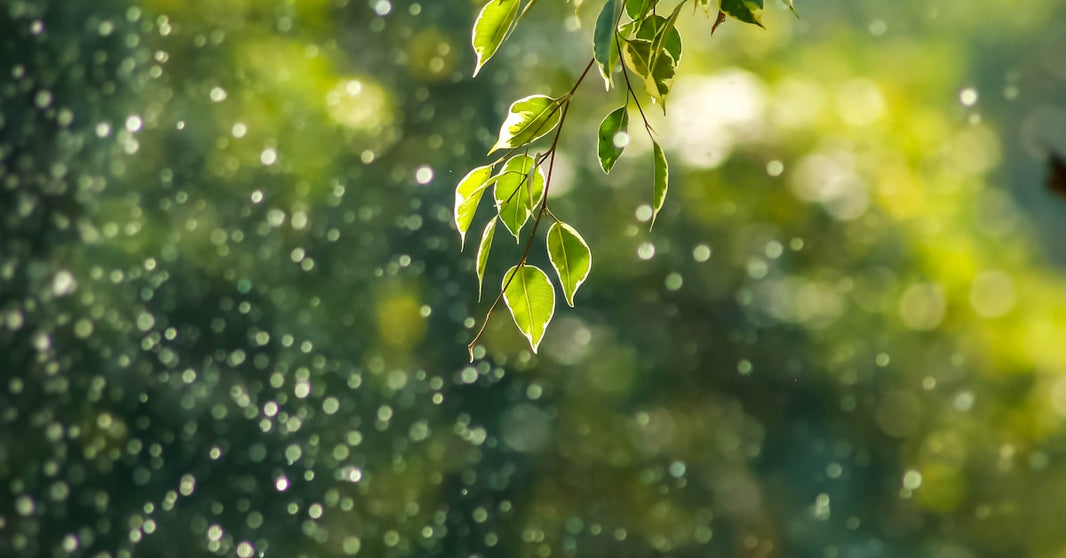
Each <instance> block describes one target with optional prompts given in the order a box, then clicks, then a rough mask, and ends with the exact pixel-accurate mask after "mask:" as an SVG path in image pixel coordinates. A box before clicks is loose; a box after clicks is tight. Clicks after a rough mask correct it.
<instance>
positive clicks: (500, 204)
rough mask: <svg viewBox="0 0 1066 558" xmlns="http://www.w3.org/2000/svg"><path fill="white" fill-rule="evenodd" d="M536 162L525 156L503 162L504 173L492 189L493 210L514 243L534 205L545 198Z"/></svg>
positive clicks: (541, 174)
mask: <svg viewBox="0 0 1066 558" xmlns="http://www.w3.org/2000/svg"><path fill="white" fill-rule="evenodd" d="M535 163H536V161H535V160H534V159H533V158H532V157H530V156H528V155H515V156H514V157H511V158H510V159H508V160H507V162H506V163H504V165H503V170H502V171H500V174H499V176H497V177H496V187H495V188H494V189H493V196H494V197H495V198H496V208H497V211H498V212H499V215H500V220H501V221H503V224H504V226H505V227H507V230H509V231H511V234H513V235H514V237H515V241H517V240H518V233H519V232H521V230H522V225H525V224H526V221H527V220H528V219H529V216H530V215H531V214H532V213H533V208H534V207H535V204H536V203H540V200H541V198H543V197H544V173H543V172H541V169H540V167H539V166H537V165H536V164H535Z"/></svg>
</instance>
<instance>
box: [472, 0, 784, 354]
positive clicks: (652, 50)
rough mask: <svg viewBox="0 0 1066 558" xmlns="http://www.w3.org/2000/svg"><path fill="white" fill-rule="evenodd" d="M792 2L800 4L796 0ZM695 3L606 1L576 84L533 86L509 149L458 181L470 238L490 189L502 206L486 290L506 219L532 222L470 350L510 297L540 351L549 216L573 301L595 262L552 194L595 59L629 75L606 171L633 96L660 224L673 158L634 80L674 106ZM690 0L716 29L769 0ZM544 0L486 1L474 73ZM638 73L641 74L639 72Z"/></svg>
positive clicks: (606, 145) (486, 238)
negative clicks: (688, 11) (682, 27)
mask: <svg viewBox="0 0 1066 558" xmlns="http://www.w3.org/2000/svg"><path fill="white" fill-rule="evenodd" d="M786 1H787V2H788V4H789V7H790V8H791V7H792V0H786ZM689 2H690V0H681V1H680V2H677V3H676V4H675V5H674V6H673V8H672V9H670V10H668V11H664V13H665V14H666V15H660V14H659V13H658V11H657V8H659V7H660V6H659V4H660V1H659V0H607V1H606V2H605V3H604V5H603V8H602V9H601V10H600V12H599V16H598V17H597V18H596V27H595V32H594V35H593V44H592V54H593V56H592V59H591V60H590V61H589V63H588V65H587V66H586V67H585V71H584V72H582V73H581V76H580V77H579V78H578V79H577V80H576V82H575V83H574V85H573V87H572V88H571V89H570V91H569V92H567V93H566V94H565V95H562V96H560V97H550V96H547V95H530V96H528V97H524V98H522V99H518V100H517V101H515V102H513V103H512V104H511V106H510V108H509V109H508V111H507V116H506V118H505V120H504V122H503V124H502V125H501V126H500V133H499V136H498V139H497V140H496V143H495V145H493V147H492V149H491V150H489V155H492V154H493V153H495V152H497V151H503V155H502V156H500V157H498V158H496V159H495V160H494V161H492V162H491V163H489V164H487V165H483V166H479V167H476V168H474V169H473V170H471V171H470V172H469V173H467V174H466V175H465V176H464V177H463V178H462V180H460V181H459V184H458V185H457V186H456V188H455V226H456V228H457V229H458V231H459V237H460V240H461V242H462V244H463V246H464V247H465V244H466V234H467V231H468V230H469V229H470V225H471V223H472V222H473V219H474V214H475V212H476V211H477V208H478V206H479V204H480V202H481V199H482V197H483V195H484V194H485V192H486V190H488V189H489V188H490V187H491V188H492V192H493V194H492V198H493V200H494V204H495V210H496V215H495V216H494V217H492V219H490V220H489V222H488V224H486V225H485V228H484V229H483V231H482V233H481V240H480V242H479V243H478V250H477V265H476V273H477V280H478V295H479V298H480V295H481V291H482V283H483V281H484V277H485V269H486V267H487V266H488V259H489V251H490V249H491V247H492V241H493V238H494V237H495V233H496V226H497V224H498V223H503V225H504V227H505V228H506V229H507V231H508V232H509V233H510V234H512V235H513V236H514V237H515V241H516V242H520V241H521V232H522V228H523V227H524V226H525V224H526V223H527V222H529V221H530V220H532V221H533V225H532V229H531V231H530V232H529V233H528V237H527V241H526V246H525V250H524V252H523V253H522V257H521V258H520V259H519V261H518V263H517V264H515V265H513V266H512V267H511V268H510V269H509V270H508V271H507V273H505V274H504V277H503V285H502V287H501V289H500V294H499V295H498V296H497V297H496V300H495V301H494V302H493V304H492V306H491V307H490V308H489V310H488V311H487V312H486V315H485V318H484V320H483V324H482V327H481V330H480V331H479V332H478V334H477V335H476V336H475V337H474V339H473V341H471V343H470V346H469V349H470V356H471V359H473V348H474V346H475V345H476V344H477V342H478V340H479V339H480V337H481V334H482V333H483V332H484V328H485V324H487V323H488V320H489V317H491V315H492V312H493V310H495V308H496V307H497V306H498V305H499V303H500V302H501V301H502V302H503V303H504V304H505V305H506V306H507V308H508V309H509V310H510V312H511V316H512V317H513V318H514V322H515V325H517V326H518V329H519V330H520V331H521V332H522V335H523V336H525V337H526V339H527V340H528V341H529V345H530V348H531V349H532V350H533V352H536V351H537V347H538V346H539V344H540V341H541V339H542V338H543V336H544V331H545V330H546V329H547V327H548V323H549V322H550V321H551V319H552V316H554V314H555V287H554V286H553V285H552V282H551V279H550V278H549V276H548V274H547V273H545V272H544V271H543V270H541V269H540V268H538V267H536V266H534V265H530V264H528V263H527V259H528V257H529V253H530V250H531V248H532V246H533V241H534V239H535V237H536V233H537V230H538V229H539V227H540V223H541V220H542V218H543V217H544V216H545V215H548V217H549V218H551V220H552V221H553V223H552V225H551V226H550V227H549V228H548V232H547V235H546V239H545V242H546V245H547V252H548V259H549V261H550V262H551V265H552V267H553V268H554V270H555V274H556V276H557V278H558V281H559V286H560V287H561V288H562V291H563V295H564V297H565V298H566V302H567V304H569V305H570V306H573V305H574V293H576V292H577V289H578V287H580V286H581V284H582V283H584V282H585V280H586V279H587V278H588V275H589V272H590V271H591V270H592V251H591V250H590V249H589V246H588V243H587V242H585V239H584V238H582V236H581V234H580V233H578V231H577V229H575V228H574V227H572V226H571V225H569V224H567V223H565V222H564V221H562V220H561V219H559V218H558V217H556V216H555V215H554V214H552V212H551V211H550V210H549V209H548V197H547V193H548V190H549V188H550V186H551V176H552V170H553V168H554V162H555V151H556V147H557V146H558V143H559V136H560V134H561V133H562V130H563V126H564V124H565V122H566V114H567V110H568V109H569V108H570V104H571V102H572V100H573V97H574V94H575V92H576V91H577V89H578V86H579V85H581V82H582V81H583V80H584V79H585V77H586V76H587V75H588V73H589V70H590V69H591V68H592V66H593V65H595V66H597V67H598V68H599V73H600V76H601V77H602V78H603V81H604V85H605V87H606V88H607V90H608V91H610V90H611V89H612V88H613V87H614V86H615V83H614V77H615V75H616V74H618V73H621V75H622V77H623V80H624V84H625V102H624V103H623V105H622V106H620V107H618V108H617V109H615V110H612V111H611V112H610V113H609V114H607V116H606V117H605V118H604V119H603V121H602V122H601V124H600V126H599V133H598V142H597V143H598V145H597V153H598V155H599V161H600V167H601V168H602V169H603V172H604V173H610V171H611V168H612V167H613V166H614V164H615V162H617V161H618V159H619V157H621V155H622V151H623V150H624V149H625V146H626V144H627V143H628V141H629V136H628V127H629V106H630V103H631V102H632V103H633V105H635V106H636V108H637V111H638V113H639V114H640V117H641V119H642V120H643V123H644V129H645V131H646V132H647V133H648V135H649V137H650V138H651V141H652V153H653V168H654V175H653V176H654V182H653V188H652V209H653V213H652V225H653V226H654V223H655V217H656V216H658V214H659V211H660V210H661V209H662V207H663V203H664V202H665V200H666V192H667V187H668V183H669V167H668V165H667V161H666V155H665V154H664V152H663V149H662V147H660V146H659V142H658V141H657V140H656V138H655V135H654V132H653V130H652V128H651V126H650V125H649V124H648V120H647V118H646V117H645V115H644V109H643V108H642V107H641V104H640V100H639V99H638V97H637V93H636V90H635V89H634V87H633V81H636V80H637V79H639V83H640V84H641V86H642V89H643V91H644V92H645V93H647V95H648V97H650V98H651V99H652V100H653V101H654V102H655V103H657V104H659V106H660V107H662V109H663V111H664V112H665V110H666V97H667V95H668V94H669V92H670V88H671V86H672V85H673V82H674V76H675V74H676V73H677V67H678V64H679V63H680V61H681V52H682V44H681V34H680V33H679V32H678V30H677V27H676V24H677V19H678V17H679V16H680V14H681V13H682V9H683V8H684V7H685V5H686V4H688V3H689ZM691 2H692V4H693V6H694V8H697V9H698V8H702V9H703V11H704V13H706V14H707V16H708V17H709V16H711V15H712V14H715V13H717V17H716V18H715V21H714V23H713V24H712V26H711V32H712V33H713V32H714V30H715V29H717V27H718V26H719V25H720V24H721V23H722V22H724V21H725V20H727V19H729V18H733V19H737V20H739V21H742V22H746V23H751V24H754V25H759V26H762V23H761V19H760V16H761V13H762V8H763V0H691ZM536 3H537V0H526V1H525V2H523V1H522V0H489V1H488V2H487V3H486V4H485V6H484V7H483V8H482V9H481V12H480V13H479V14H478V16H477V19H476V20H475V21H474V26H473V32H472V37H471V42H472V44H473V47H474V54H475V56H476V65H475V67H474V76H477V74H478V72H480V71H481V68H482V67H484V65H485V63H486V62H488V60H489V59H490V58H491V57H492V56H493V54H495V53H496V51H497V50H498V49H499V47H500V45H501V44H503V42H504V40H505V39H506V38H507V37H508V36H509V35H510V34H511V33H512V32H513V31H514V29H515V27H516V26H517V25H518V23H519V21H521V19H522V18H523V17H524V16H525V15H526V14H527V13H528V12H529V10H530V8H532V7H533V5H534V4H536ZM793 11H794V8H793ZM619 70H620V71H619ZM630 74H632V75H633V76H634V80H631V79H630ZM553 131H554V136H553V139H552V142H551V145H550V147H548V148H547V149H546V150H545V151H543V152H537V153H535V154H533V155H530V152H531V150H532V149H533V144H534V143H535V142H537V141H538V140H540V139H541V138H544V137H545V136H547V135H549V134H551V133H552V132H553ZM545 162H547V164H548V172H547V173H545V172H544V170H543V168H542V165H543V164H544V163H545Z"/></svg>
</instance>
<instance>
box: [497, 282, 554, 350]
mask: <svg viewBox="0 0 1066 558" xmlns="http://www.w3.org/2000/svg"><path fill="white" fill-rule="evenodd" d="M503 302H504V304H506V305H507V309H508V310H510V311H511V317H512V318H514V323H515V325H516V326H518V330H519V331H521V332H522V335H523V336H524V337H525V338H526V340H527V341H529V347H530V348H531V349H533V352H534V353H536V352H537V347H538V346H539V345H540V340H541V339H542V338H543V337H544V330H545V329H547V327H548V322H550V321H551V319H552V316H554V315H555V288H554V287H552V284H551V281H550V280H549V279H548V274H547V273H544V272H543V271H541V270H540V268H538V267H536V266H532V265H522V266H515V267H512V268H511V269H509V270H507V273H505V274H504V276H503Z"/></svg>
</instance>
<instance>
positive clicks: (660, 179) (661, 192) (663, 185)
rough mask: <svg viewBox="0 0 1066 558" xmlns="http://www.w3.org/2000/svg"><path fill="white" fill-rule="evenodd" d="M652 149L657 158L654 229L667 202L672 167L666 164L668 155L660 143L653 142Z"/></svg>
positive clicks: (653, 206) (652, 224)
mask: <svg viewBox="0 0 1066 558" xmlns="http://www.w3.org/2000/svg"><path fill="white" fill-rule="evenodd" d="M652 148H653V151H654V157H655V191H654V195H653V196H652V215H651V226H652V227H654V226H655V218H656V217H657V216H658V215H659V211H660V210H661V209H662V208H663V202H665V201H666V190H667V188H668V187H669V182H670V167H669V166H667V164H666V154H665V153H663V148H662V147H659V142H657V141H654V140H652Z"/></svg>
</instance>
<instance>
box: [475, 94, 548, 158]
mask: <svg viewBox="0 0 1066 558" xmlns="http://www.w3.org/2000/svg"><path fill="white" fill-rule="evenodd" d="M559 112H560V111H559V100H558V99H552V98H551V97H548V96H547V95H530V96H528V97H523V98H521V99H519V100H517V101H515V102H513V103H511V106H510V108H508V109H507V118H506V119H504V121H503V125H502V126H500V136H499V139H497V140H496V145H493V146H492V149H490V150H489V153H492V152H493V151H496V150H497V149H510V148H514V147H521V146H523V145H525V144H527V143H531V142H533V141H536V140H537V139H539V138H541V137H542V136H544V135H545V134H547V133H548V132H550V131H552V129H554V128H555V126H556V124H558V123H559Z"/></svg>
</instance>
